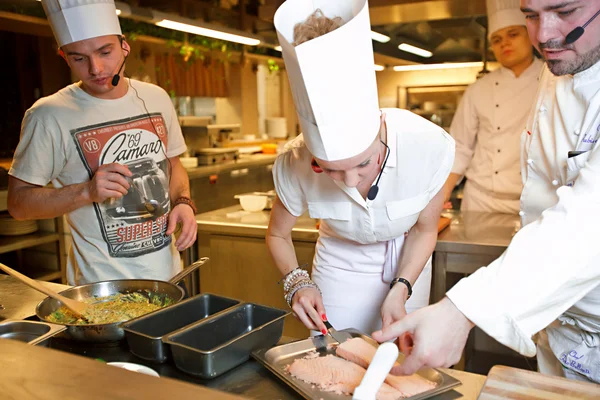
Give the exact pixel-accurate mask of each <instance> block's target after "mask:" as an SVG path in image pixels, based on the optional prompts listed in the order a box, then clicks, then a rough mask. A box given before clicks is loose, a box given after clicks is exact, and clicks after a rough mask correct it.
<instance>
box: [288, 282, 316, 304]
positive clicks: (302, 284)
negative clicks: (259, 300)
mask: <svg viewBox="0 0 600 400" xmlns="http://www.w3.org/2000/svg"><path fill="white" fill-rule="evenodd" d="M308 287H312V288H315V289H317V290H318V291H319V293H321V289H319V286H317V284H316V283H314V282H313V281H312V280H310V279H308V280H302V281H300V282H298V283H296V284H295V285H294V286H293V287H292V288H291V290H290V291H289V292H288V293H287V294H286V295H285V296H284V298H285V301H286V303H287V304H288V306H289V307H290V308H291V307H292V299H293V298H294V295H295V294H296V292H297V291H299V290H300V289H304V288H308Z"/></svg>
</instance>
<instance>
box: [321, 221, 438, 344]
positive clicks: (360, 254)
mask: <svg viewBox="0 0 600 400" xmlns="http://www.w3.org/2000/svg"><path fill="white" fill-rule="evenodd" d="M403 244H404V236H402V237H399V238H397V239H395V240H390V241H388V242H382V243H373V244H357V243H354V242H351V241H347V240H343V239H339V238H335V237H330V236H327V235H326V234H325V233H324V232H323V231H321V235H320V237H319V240H318V242H317V246H316V254H315V262H314V265H313V272H312V279H313V281H314V282H315V283H316V284H317V285H319V288H320V289H321V292H322V293H323V303H324V306H325V312H326V313H327V318H328V319H329V321H330V322H331V324H332V325H333V326H334V327H335V328H336V329H338V330H339V329H345V328H354V329H357V330H359V331H361V332H364V333H367V334H371V333H372V332H374V331H376V330H379V329H381V305H382V304H383V301H384V300H385V297H386V296H387V294H388V293H389V291H390V286H389V285H390V282H391V281H392V279H394V278H395V277H396V272H397V270H398V260H399V257H400V251H401V249H402V246H403ZM430 289H431V258H429V261H428V262H427V264H426V265H425V268H424V269H423V271H422V272H421V275H420V276H419V278H418V279H417V281H416V282H415V284H414V285H413V294H412V296H411V298H410V299H409V300H408V301H407V302H406V311H407V312H409V313H410V312H412V311H415V310H417V309H419V308H422V307H425V306H427V305H428V304H429V292H430Z"/></svg>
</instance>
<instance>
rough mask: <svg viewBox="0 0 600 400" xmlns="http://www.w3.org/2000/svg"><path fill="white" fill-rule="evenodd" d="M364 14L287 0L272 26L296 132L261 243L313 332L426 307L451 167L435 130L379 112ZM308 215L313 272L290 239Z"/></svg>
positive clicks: (400, 113) (396, 113) (340, 4)
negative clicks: (314, 229)
mask: <svg viewBox="0 0 600 400" xmlns="http://www.w3.org/2000/svg"><path fill="white" fill-rule="evenodd" d="M368 12H369V10H368V4H367V1H366V0H351V1H349V0H335V1H333V0H288V1H286V2H285V3H284V4H283V5H282V6H281V7H280V8H279V9H278V10H277V12H276V14H275V20H274V21H275V27H276V29H277V34H278V36H279V43H280V44H281V47H282V50H283V58H284V60H285V66H286V70H287V74H288V77H289V81H290V85H291V89H292V93H293V96H294V102H295V105H296V111H297V112H298V116H299V120H300V125H301V127H302V131H303V134H302V135H301V136H300V137H299V138H297V139H295V140H294V141H293V142H292V143H291V144H290V148H291V149H290V150H289V151H287V152H286V153H284V154H281V155H280V156H279V157H278V158H277V160H276V162H275V165H274V168H273V178H274V181H275V189H276V191H277V200H276V201H275V203H274V205H273V210H272V212H271V220H270V224H269V229H268V233H267V238H266V240H267V245H268V247H269V250H270V252H271V255H272V257H273V259H274V261H275V264H276V266H277V268H278V269H279V270H280V271H281V274H282V275H283V276H284V285H283V286H284V296H285V298H286V300H287V301H288V304H290V306H291V307H292V309H293V310H294V313H295V314H296V315H297V316H298V318H299V319H300V320H301V321H302V322H303V323H304V325H305V326H306V327H307V328H309V329H312V330H316V331H321V332H325V326H324V324H323V320H324V319H329V320H330V321H331V323H332V325H333V326H335V327H336V329H343V328H356V329H359V330H361V331H363V332H371V331H372V329H373V328H374V327H378V326H381V325H382V322H383V325H384V326H386V325H388V324H390V323H392V322H393V321H396V320H398V319H400V318H402V317H403V316H404V315H405V314H406V312H411V311H413V310H415V309H417V308H419V307H423V306H425V305H427V304H428V302H429V290H430V282H431V253H432V251H433V248H434V246H435V243H436V239H437V222H438V217H439V212H440V210H441V207H442V200H443V193H442V191H441V189H442V186H443V184H444V182H445V180H446V178H447V176H448V174H449V172H450V168H451V166H452V162H453V160H454V141H453V140H452V138H451V137H450V136H449V135H448V134H447V133H445V132H444V131H443V130H442V129H441V128H439V127H438V126H437V125H435V124H433V123H431V122H429V121H427V120H425V119H423V118H420V117H419V116H417V115H415V114H412V113H410V112H408V111H405V110H399V109H383V110H380V109H379V106H378V100H377V85H376V81H375V70H374V61H373V48H372V43H371V28H370V22H369V13H368ZM306 211H308V213H309V215H310V216H311V217H312V218H315V219H320V221H321V224H320V229H319V239H318V241H317V244H316V252H315V258H314V260H313V266H312V275H311V276H310V275H309V274H308V272H306V271H304V270H301V269H299V268H298V260H297V259H296V254H295V252H294V246H293V243H292V239H291V232H292V228H293V226H294V224H295V222H296V220H297V218H298V217H299V216H301V215H302V214H304V213H305V212H306ZM407 232H408V234H407V235H405V234H406V233H407ZM302 261H308V260H302Z"/></svg>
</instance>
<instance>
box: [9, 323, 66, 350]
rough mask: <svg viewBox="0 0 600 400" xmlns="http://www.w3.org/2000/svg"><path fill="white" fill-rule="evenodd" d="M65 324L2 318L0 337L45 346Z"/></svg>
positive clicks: (63, 328) (62, 329)
mask: <svg viewBox="0 0 600 400" xmlns="http://www.w3.org/2000/svg"><path fill="white" fill-rule="evenodd" d="M65 329H67V327H66V326H63V325H56V324H49V323H47V322H35V321H22V320H17V319H15V320H10V319H7V320H4V321H2V322H0V339H12V340H19V341H21V342H25V343H29V344H31V345H39V346H46V345H47V344H48V340H49V339H50V338H51V337H52V336H54V335H56V334H57V333H59V332H62V331H64V330H65Z"/></svg>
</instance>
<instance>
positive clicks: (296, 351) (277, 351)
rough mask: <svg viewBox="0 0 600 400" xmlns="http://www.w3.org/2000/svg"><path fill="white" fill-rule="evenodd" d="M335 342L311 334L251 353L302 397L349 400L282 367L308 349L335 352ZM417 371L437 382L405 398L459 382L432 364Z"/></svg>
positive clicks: (434, 392) (414, 398)
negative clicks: (293, 374)
mask: <svg viewBox="0 0 600 400" xmlns="http://www.w3.org/2000/svg"><path fill="white" fill-rule="evenodd" d="M340 332H348V333H350V334H351V335H352V337H361V338H363V339H365V340H366V341H368V342H370V343H372V344H374V345H377V342H375V341H374V340H373V339H372V338H370V337H369V336H365V335H363V334H361V333H359V332H357V331H355V330H353V329H344V330H340ZM337 344H338V342H336V341H335V340H334V339H333V338H332V337H331V336H329V335H327V336H322V335H319V336H316V337H314V338H309V339H305V340H300V341H298V342H293V343H289V344H284V345H281V346H277V347H273V348H272V349H261V350H258V351H255V352H254V353H252V356H253V357H254V358H255V359H256V360H257V361H258V362H260V363H261V364H263V365H264V366H265V367H266V368H267V369H269V370H270V371H271V372H273V373H274V374H275V375H276V376H277V377H278V378H279V379H281V380H282V381H283V382H284V383H285V384H287V385H288V386H290V387H291V388H292V389H294V390H295V391H296V392H298V393H299V394H300V395H301V396H302V397H304V398H305V399H322V400H350V399H352V396H347V395H342V394H335V393H331V392H323V391H321V390H319V388H318V387H316V386H315V385H313V384H311V383H306V382H304V381H301V380H300V379H297V378H294V377H293V376H292V375H290V374H289V373H287V372H286V371H285V368H286V367H287V366H288V365H290V364H291V363H292V362H294V360H295V359H297V358H302V357H305V356H306V355H308V353H310V352H314V351H317V352H319V356H320V357H321V356H325V355H327V354H332V355H335V347H336V346H337ZM403 357H404V356H403V355H402V354H401V355H400V357H398V361H399V362H401V361H402V359H403ZM418 374H419V375H421V376H422V377H423V378H425V379H428V380H430V381H432V382H435V383H436V384H437V386H436V387H435V389H432V390H429V391H427V392H423V393H420V394H418V395H415V396H411V397H409V398H408V399H410V400H422V399H428V398H430V397H433V396H436V395H438V394H440V393H443V392H447V391H449V390H451V389H452V388H453V387H456V386H459V385H460V384H461V383H460V381H459V380H458V379H455V378H453V377H451V376H450V375H448V374H445V373H443V372H441V371H438V370H436V369H432V368H424V369H422V370H420V371H419V372H418Z"/></svg>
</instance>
